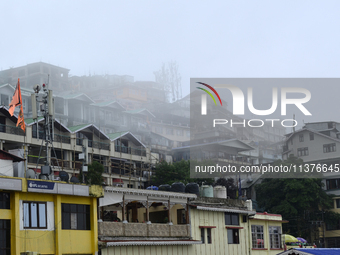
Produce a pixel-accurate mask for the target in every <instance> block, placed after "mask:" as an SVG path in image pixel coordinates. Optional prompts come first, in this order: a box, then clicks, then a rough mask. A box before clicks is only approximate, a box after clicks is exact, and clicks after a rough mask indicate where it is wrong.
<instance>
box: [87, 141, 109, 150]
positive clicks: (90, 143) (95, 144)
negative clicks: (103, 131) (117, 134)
mask: <svg viewBox="0 0 340 255" xmlns="http://www.w3.org/2000/svg"><path fill="white" fill-rule="evenodd" d="M88 146H89V147H92V148H95V149H101V150H107V151H109V150H110V144H109V143H102V142H96V141H91V140H89V141H88Z"/></svg>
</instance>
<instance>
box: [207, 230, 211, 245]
mask: <svg viewBox="0 0 340 255" xmlns="http://www.w3.org/2000/svg"><path fill="white" fill-rule="evenodd" d="M207 241H208V243H211V228H207Z"/></svg>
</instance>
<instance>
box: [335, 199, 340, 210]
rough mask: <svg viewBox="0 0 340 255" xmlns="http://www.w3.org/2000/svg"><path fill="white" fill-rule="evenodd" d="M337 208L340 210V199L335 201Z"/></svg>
mask: <svg viewBox="0 0 340 255" xmlns="http://www.w3.org/2000/svg"><path fill="white" fill-rule="evenodd" d="M335 204H336V208H340V199H336V200H335Z"/></svg>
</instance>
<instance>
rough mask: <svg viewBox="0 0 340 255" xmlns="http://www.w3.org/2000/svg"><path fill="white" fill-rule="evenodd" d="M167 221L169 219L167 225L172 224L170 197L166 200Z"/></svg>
mask: <svg viewBox="0 0 340 255" xmlns="http://www.w3.org/2000/svg"><path fill="white" fill-rule="evenodd" d="M168 221H169V225H172V223H171V204H170V199H169V200H168Z"/></svg>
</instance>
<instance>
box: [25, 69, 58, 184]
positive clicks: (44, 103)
mask: <svg viewBox="0 0 340 255" xmlns="http://www.w3.org/2000/svg"><path fill="white" fill-rule="evenodd" d="M49 80H50V76H49V75H48V80H47V83H46V84H45V83H44V84H42V86H40V85H39V84H37V85H34V86H33V90H34V92H35V94H32V95H31V100H32V118H33V119H34V120H35V123H36V125H37V135H38V137H39V123H38V111H37V107H36V106H37V102H38V103H40V107H39V110H40V111H39V112H40V113H41V115H40V116H42V117H44V125H43V127H44V129H43V134H44V135H43V137H42V143H41V146H40V151H39V157H38V160H37V167H36V169H37V168H38V164H39V160H40V158H41V151H42V148H43V142H44V140H45V151H46V157H44V158H45V165H44V166H42V167H41V175H40V176H39V178H40V179H49V176H50V175H51V174H52V167H51V163H52V162H51V156H50V149H51V148H50V147H52V149H53V152H54V155H55V157H56V152H55V150H54V147H53V138H54V123H53V117H54V100H53V93H52V90H49V89H48V85H49ZM40 90H42V92H43V94H39V92H40ZM57 164H58V168H59V163H58V160H57ZM59 170H60V169H59Z"/></svg>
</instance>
